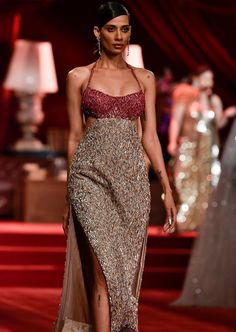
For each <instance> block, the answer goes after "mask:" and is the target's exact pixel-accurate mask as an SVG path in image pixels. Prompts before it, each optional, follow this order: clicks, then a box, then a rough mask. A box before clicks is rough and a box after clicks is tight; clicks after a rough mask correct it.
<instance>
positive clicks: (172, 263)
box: [145, 248, 191, 268]
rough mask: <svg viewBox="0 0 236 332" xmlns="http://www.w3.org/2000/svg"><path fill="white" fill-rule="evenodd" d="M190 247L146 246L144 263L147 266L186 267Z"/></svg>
mask: <svg viewBox="0 0 236 332" xmlns="http://www.w3.org/2000/svg"><path fill="white" fill-rule="evenodd" d="M190 254H191V250H190V249H176V248H171V249H166V248H165V249H159V248H158V249H155V248H147V255H146V260H145V264H146V266H149V267H168V266H169V267H185V268H186V267H187V265H188V262H189V258H190Z"/></svg>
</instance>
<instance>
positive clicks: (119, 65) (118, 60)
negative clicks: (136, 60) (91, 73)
mask: <svg viewBox="0 0 236 332" xmlns="http://www.w3.org/2000/svg"><path fill="white" fill-rule="evenodd" d="M96 67H97V68H102V69H109V70H118V69H127V67H128V66H127V64H126V62H125V61H124V59H123V57H122V55H121V54H119V55H117V56H107V55H106V54H104V53H103V54H102V55H101V56H100V58H99V59H98V60H97V65H96Z"/></svg>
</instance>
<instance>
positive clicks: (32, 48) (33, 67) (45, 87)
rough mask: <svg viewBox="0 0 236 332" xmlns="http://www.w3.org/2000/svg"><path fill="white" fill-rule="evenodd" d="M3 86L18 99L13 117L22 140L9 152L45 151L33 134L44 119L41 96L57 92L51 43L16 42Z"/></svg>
mask: <svg viewBox="0 0 236 332" xmlns="http://www.w3.org/2000/svg"><path fill="white" fill-rule="evenodd" d="M3 87H4V88H6V89H9V90H13V91H14V93H15V95H16V96H17V98H18V100H19V110H18V112H17V116H16V117H17V120H18V122H19V123H20V125H21V131H22V137H21V138H20V139H19V140H18V141H17V142H16V143H15V144H14V145H13V150H16V151H42V150H47V147H46V146H45V145H44V144H43V143H42V142H41V141H40V140H39V139H37V138H36V137H35V133H36V132H37V131H38V126H39V125H40V124H41V123H42V122H43V119H44V113H43V111H42V101H43V98H44V97H45V94H47V93H55V92H57V91H58V84H57V77H56V70H55V64H54V59H53V52H52V45H51V43H50V42H47V41H43V42H41V41H31V40H26V39H18V40H16V42H15V45H14V51H13V55H12V58H11V61H10V65H9V68H8V71H7V75H6V78H5V80H4V82H3Z"/></svg>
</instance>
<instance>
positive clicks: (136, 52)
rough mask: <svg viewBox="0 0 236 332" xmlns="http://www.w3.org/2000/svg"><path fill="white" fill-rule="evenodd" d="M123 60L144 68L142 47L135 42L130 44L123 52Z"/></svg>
mask: <svg viewBox="0 0 236 332" xmlns="http://www.w3.org/2000/svg"><path fill="white" fill-rule="evenodd" d="M124 60H125V61H126V62H127V63H128V64H129V65H131V66H134V67H138V68H144V63H143V56H142V48H141V46H140V45H137V44H130V45H129V46H128V47H126V49H125V52H124Z"/></svg>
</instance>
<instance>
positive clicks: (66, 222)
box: [62, 203, 70, 236]
mask: <svg viewBox="0 0 236 332" xmlns="http://www.w3.org/2000/svg"><path fill="white" fill-rule="evenodd" d="M69 220H70V207H69V204H68V203H67V204H66V207H65V211H64V214H63V216H62V228H63V231H64V234H65V235H66V236H67V235H68V230H69Z"/></svg>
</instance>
